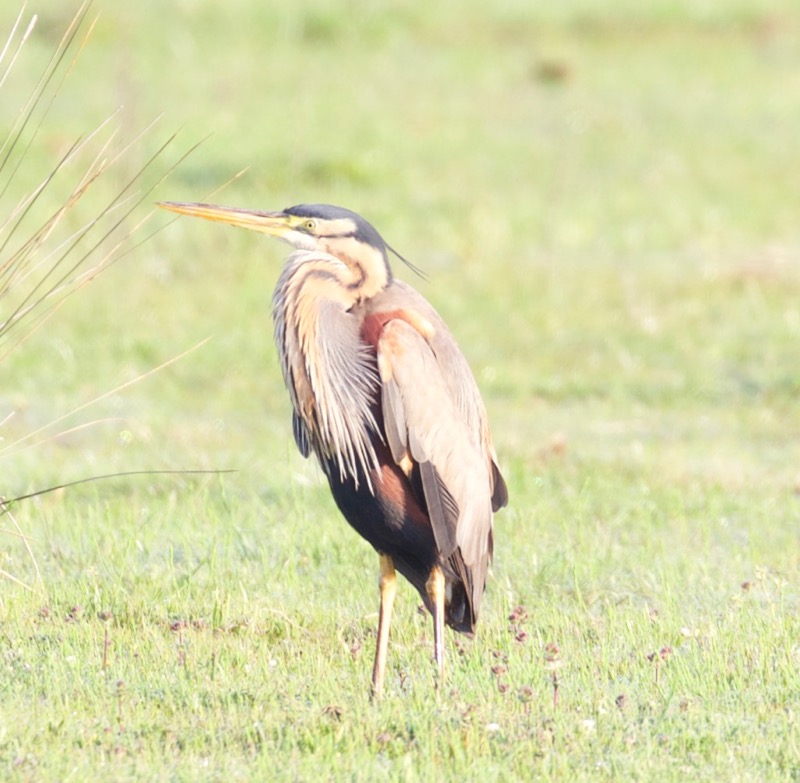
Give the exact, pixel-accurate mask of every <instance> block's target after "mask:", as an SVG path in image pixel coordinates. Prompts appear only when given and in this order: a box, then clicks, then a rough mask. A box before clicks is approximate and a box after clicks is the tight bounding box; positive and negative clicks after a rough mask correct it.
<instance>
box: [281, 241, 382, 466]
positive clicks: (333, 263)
mask: <svg viewBox="0 0 800 783" xmlns="http://www.w3.org/2000/svg"><path fill="white" fill-rule="evenodd" d="M355 282H357V279H356V278H355V276H354V274H353V271H352V270H351V269H350V267H348V266H347V264H345V263H344V262H342V261H340V260H338V259H336V258H333V257H332V256H329V255H327V254H323V253H319V252H316V251H298V252H296V253H293V254H292V255H291V256H290V257H289V259H288V260H287V262H286V264H285V266H284V268H283V271H282V273H281V276H280V278H279V279H278V284H277V287H276V288H275V293H274V295H273V300H272V305H273V319H274V322H275V342H276V344H277V348H278V353H279V354H280V358H281V367H282V370H283V376H284V381H285V382H286V386H287V388H288V390H289V394H290V396H291V398H292V405H293V406H294V409H295V413H296V414H297V416H298V417H299V418H300V419H301V420H302V422H303V424H304V426H305V427H306V430H307V433H308V436H309V441H310V443H311V445H312V446H313V448H314V450H315V451H316V452H317V455H318V456H319V457H320V459H321V460H324V459H327V458H331V459H333V460H334V461H335V462H336V463H338V465H339V468H340V472H341V475H342V476H345V475H351V476H353V477H354V478H355V476H356V474H357V473H358V472H360V471H363V472H364V473H366V472H367V471H368V470H369V469H370V468H372V467H373V466H374V464H375V454H374V451H373V448H372V445H371V443H370V433H371V432H372V431H374V430H375V428H376V424H375V421H374V418H373V412H372V408H373V405H374V403H375V394H376V391H375V390H376V387H377V370H376V367H375V358H374V355H373V354H372V353H371V351H370V349H369V347H368V346H366V345H365V344H364V343H363V342H362V340H361V337H360V323H359V321H358V318H357V316H355V315H354V314H353V313H352V312H350V310H351V308H352V307H353V305H354V304H356V302H358V301H359V299H361V295H360V292H361V291H362V289H361V287H359V286H356V285H354V283H355Z"/></svg>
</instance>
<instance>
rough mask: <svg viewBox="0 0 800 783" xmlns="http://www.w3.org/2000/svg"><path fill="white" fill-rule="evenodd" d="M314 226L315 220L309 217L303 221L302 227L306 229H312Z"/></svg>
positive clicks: (315, 225) (315, 224)
mask: <svg viewBox="0 0 800 783" xmlns="http://www.w3.org/2000/svg"><path fill="white" fill-rule="evenodd" d="M316 227H317V221H316V220H313V219H311V218H309V219H308V220H306V222H305V223H303V228H304V229H305V230H306V231H313V230H314V229H315V228H316Z"/></svg>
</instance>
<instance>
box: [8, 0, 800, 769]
mask: <svg viewBox="0 0 800 783" xmlns="http://www.w3.org/2000/svg"><path fill="white" fill-rule="evenodd" d="M62 5H63V4H61V3H60V2H55V0H51V1H49V2H43V3H40V4H39V7H38V8H36V9H33V10H40V9H41V11H42V24H41V25H40V30H39V32H37V34H36V36H35V38H34V39H33V40H32V41H31V47H30V50H29V51H28V52H26V56H27V57H29V58H30V60H31V61H34V60H35V59H36V57H37V56H42V57H43V56H46V55H47V54H49V52H50V50H51V49H52V47H53V46H54V44H55V43H56V42H57V40H58V38H59V36H60V33H61V29H62V27H63V24H64V23H65V22H66V20H67V19H68V16H69V14H68V12H67V11H66V10H64V9H63V8H62ZM490 5H491V4H486V3H478V2H466V3H464V2H461V3H456V2H455V1H454V0H453V1H452V2H444V3H439V4H436V5H435V7H429V6H430V4H426V3H421V2H420V3H400V2H396V3H389V4H381V5H378V4H373V3H368V2H363V3H358V4H346V3H343V2H334V0H327V1H325V0H314V2H311V3H295V4H277V3H266V4H265V3H256V2H245V0H238V2H231V3H226V4H217V3H210V2H208V3H201V2H198V3H189V2H177V3H168V4H165V3H161V2H155V0H151V1H150V2H141V3H137V4H129V6H126V7H125V8H124V9H123V8H117V7H115V4H113V3H111V2H110V1H109V2H107V3H97V10H99V11H100V12H101V17H100V21H99V22H98V26H97V28H96V30H95V33H94V35H93V38H92V41H91V42H90V45H89V46H88V48H87V49H86V51H85V52H84V54H83V55H82V57H81V59H80V60H79V62H78V64H77V66H76V70H75V72H74V73H73V74H72V75H71V77H70V80H69V82H68V85H67V86H66V87H65V89H64V91H63V92H62V96H61V100H59V101H58V102H57V103H56V105H54V107H53V110H52V115H51V120H50V121H49V122H48V123H47V124H46V126H45V127H43V128H42V130H41V132H40V133H41V134H42V137H41V138H42V141H43V142H44V143H43V144H42V145H40V147H39V150H40V151H39V152H38V153H37V154H36V155H35V156H33V155H32V156H31V158H30V160H29V161H26V163H28V164H29V166H30V169H29V172H30V176H31V177H33V172H35V171H38V170H46V169H47V167H48V166H49V165H51V162H50V160H49V159H48V157H47V154H46V152H42V151H41V150H45V151H47V150H50V151H51V154H53V155H55V154H56V152H57V151H58V150H60V149H63V146H64V145H65V144H67V143H69V141H70V140H71V139H72V138H73V137H74V135H75V134H77V133H80V132H83V131H86V130H87V129H88V128H91V127H93V126H94V125H96V123H97V122H98V121H99V119H101V118H102V117H103V116H105V115H106V114H107V113H108V112H109V111H111V110H112V109H114V108H116V106H117V104H118V103H123V104H124V110H123V112H124V117H126V118H127V119H126V124H125V128H126V132H128V133H131V134H132V133H134V132H135V130H137V129H138V128H140V127H141V126H142V124H144V123H146V122H147V121H148V120H149V119H151V118H152V117H153V116H154V115H155V114H157V113H159V112H162V111H163V112H166V116H165V118H164V120H162V127H164V128H167V129H169V128H173V127H178V126H183V130H182V138H183V139H185V140H186V141H187V142H189V143H191V142H193V141H194V140H196V139H198V138H201V137H202V136H204V135H205V134H206V133H207V132H209V131H213V134H214V135H213V136H212V137H211V138H210V139H208V140H207V141H206V142H205V143H204V144H203V145H202V146H201V147H200V149H199V150H198V151H196V152H195V153H194V154H193V155H192V156H191V157H190V158H189V160H188V161H187V162H186V163H185V164H183V165H182V166H180V168H179V169H178V171H176V172H175V174H174V175H173V176H172V177H171V178H170V180H169V181H168V183H167V184H166V185H164V186H163V187H162V188H160V190H159V191H158V193H157V194H155V196H154V198H163V199H187V200H189V199H190V200H198V199H202V198H204V197H205V196H206V195H207V193H209V192H210V191H212V190H213V189H214V188H216V187H218V186H219V185H220V184H222V183H223V182H224V181H226V180H227V179H228V178H229V177H230V176H232V175H233V174H235V173H236V172H238V171H239V170H240V169H242V168H244V167H245V166H249V167H250V168H249V171H248V172H247V174H246V175H244V176H243V177H241V178H240V179H238V180H237V181H236V182H235V183H233V184H231V185H229V186H228V187H227V188H226V189H225V191H224V192H223V193H222V194H220V195H218V196H216V197H215V198H216V199H217V200H220V201H225V202H228V203H232V204H242V205H251V206H257V207H262V208H280V207H283V206H286V205H288V204H292V203H297V202H301V201H329V202H333V203H341V204H343V205H346V206H350V207H352V208H354V209H357V210H359V211H361V212H362V213H364V214H366V215H367V216H368V217H369V218H370V219H372V220H373V222H374V223H375V224H376V225H377V226H378V227H379V229H380V230H381V231H382V233H383V234H384V235H385V236H386V238H387V240H388V241H389V242H390V243H391V244H392V245H393V246H395V247H397V248H398V250H400V252H402V253H403V254H404V255H406V256H407V257H408V258H410V259H411V260H412V261H413V262H414V263H416V264H418V265H419V266H422V267H423V268H424V269H425V270H426V271H427V272H428V273H429V274H430V276H431V278H432V281H431V282H430V283H425V282H423V281H420V280H416V281H415V280H414V279H413V276H412V275H410V273H408V272H407V271H406V270H403V269H398V273H399V275H400V276H402V277H404V278H406V279H408V280H410V281H412V282H414V284H415V285H417V286H418V287H419V288H420V290H422V291H423V293H424V294H425V295H426V296H428V298H430V299H431V301H432V302H434V304H435V305H436V306H437V308H439V310H440V311H441V312H442V314H443V315H444V316H445V317H446V319H447V321H448V322H449V323H450V325H451V327H452V329H453V331H454V332H455V333H456V335H457V336H458V338H459V341H460V343H461V345H462V347H463V349H464V351H465V353H466V354H467V356H468V358H469V359H470V361H471V364H472V366H473V368H474V370H475V373H476V376H477V377H478V379H479V382H480V385H481V388H482V390H483V392H484V396H485V399H486V403H487V407H488V408H489V413H490V418H491V421H492V425H493V431H494V435H495V441H496V445H497V449H498V452H499V454H500V458H501V463H502V465H503V468H504V472H505V473H506V475H507V477H508V479H509V489H510V493H511V505H510V507H509V508H508V509H507V510H505V511H503V512H502V513H501V514H499V515H498V516H497V518H496V550H497V551H496V559H495V563H494V566H493V569H492V574H491V577H490V579H489V584H488V591H487V596H486V600H485V604H484V607H485V608H484V610H483V615H482V617H481V624H480V627H479V634H478V636H477V638H476V639H475V640H474V641H471V642H470V641H467V640H461V639H457V638H455V637H454V636H450V637H449V638H448V650H447V652H448V676H447V682H446V684H445V686H444V687H443V688H442V689H441V690H440V691H439V692H436V691H434V689H433V681H434V680H433V664H432V662H431V637H432V630H431V628H430V623H429V621H428V619H427V618H426V617H424V616H422V615H421V614H419V613H418V611H417V605H418V598H417V596H416V595H415V594H414V593H413V591H412V590H411V589H410V588H409V587H408V585H405V584H403V585H401V588H400V592H399V595H398V605H397V616H396V620H395V624H394V627H393V637H392V646H391V648H390V660H389V673H388V682H387V688H386V691H387V692H386V696H385V698H384V700H383V702H381V703H380V704H372V703H370V701H369V698H368V687H367V686H368V681H369V673H370V666H371V657H372V650H373V644H374V631H375V625H376V621H377V613H376V609H377V589H376V577H377V558H376V557H375V555H374V553H373V552H372V551H371V550H370V549H369V547H368V546H367V545H366V544H364V543H363V542H361V541H359V540H358V538H357V537H356V535H355V534H354V533H352V532H351V531H350V530H349V528H348V527H347V525H346V523H345V522H344V521H343V520H342V519H341V518H340V517H339V516H338V514H337V512H336V510H335V508H334V507H333V503H332V501H331V500H330V499H329V497H328V494H327V490H326V489H325V487H324V486H323V483H322V480H321V477H320V473H319V471H318V469H316V468H315V466H314V465H313V464H311V463H309V462H305V461H303V460H302V459H301V457H300V456H299V454H297V453H296V451H295V448H294V445H293V442H292V438H291V426H290V421H289V403H288V400H287V398H286V394H285V392H284V390H283V388H282V383H281V379H280V372H279V368H278V365H277V360H276V358H275V354H274V348H273V346H272V338H271V324H270V317H269V297H270V292H271V288H272V285H273V284H274V281H275V279H276V277H277V270H278V268H279V264H280V261H281V259H282V257H283V255H284V248H282V247H280V246H277V245H273V244H270V243H267V242H265V241H262V240H261V239H259V238H258V237H255V236H252V235H248V234H245V233H244V232H235V231H233V230H227V231H226V230H224V229H222V228H220V227H215V226H211V225H207V224H204V223H202V222H199V221H198V222H192V221H188V220H183V221H179V222H177V223H174V224H172V225H170V226H169V227H168V228H166V229H165V230H164V231H162V232H160V233H159V234H157V235H156V236H154V237H153V238H152V239H151V240H149V241H148V242H147V243H145V244H144V245H143V246H142V247H141V248H139V249H138V250H137V251H136V252H135V253H134V254H133V255H131V256H129V257H127V258H125V259H124V260H123V261H121V262H120V263H118V264H117V265H115V266H114V267H112V268H111V269H109V270H107V271H106V272H104V273H103V275H102V276H101V277H99V278H98V279H97V280H96V281H95V282H94V283H93V284H92V285H91V286H89V287H87V288H86V289H84V290H82V291H80V292H78V293H77V294H76V295H74V296H73V297H72V299H71V300H70V301H69V302H68V303H67V304H66V305H65V306H64V307H63V308H62V309H61V310H60V311H59V313H58V314H57V315H56V316H55V317H54V318H53V319H52V320H51V321H49V322H48V323H47V325H46V326H45V327H44V328H42V329H40V330H39V331H38V332H37V333H35V334H34V335H33V336H32V337H31V338H30V339H29V340H28V341H27V342H26V343H25V344H24V345H23V346H22V347H21V348H20V349H18V350H17V351H15V352H14V353H13V354H12V355H11V356H10V357H9V359H8V360H7V361H5V362H4V364H3V369H2V378H3V383H2V385H0V422H2V421H4V417H5V415H6V413H7V412H9V411H11V410H13V411H14V412H15V415H14V417H13V418H12V419H10V420H8V421H5V423H3V424H2V431H0V435H2V437H3V441H2V442H0V448H2V447H4V446H5V445H7V444H9V443H13V442H14V441H15V440H16V439H18V438H21V437H24V436H25V435H26V434H27V433H29V432H31V431H33V430H35V429H37V428H38V427H40V426H42V425H45V424H47V423H48V422H50V421H52V420H54V419H56V418H58V417H60V416H62V415H64V414H68V413H69V412H70V411H72V410H73V409H75V408H76V407H78V406H79V405H82V404H83V403H85V402H87V401H90V400H92V399H94V398H96V397H98V396H100V395H102V394H104V393H105V392H107V391H109V390H112V389H115V388H116V387H118V386H120V385H121V384H125V383H127V382H128V381H131V380H132V379H134V378H136V377H137V376H139V375H141V374H142V373H145V372H148V371H149V370H151V369H152V368H154V367H156V366H158V365H160V364H161V363H162V362H165V361H167V360H170V359H172V358H174V357H176V356H178V355H179V354H181V353H183V352H184V351H186V350H187V349H189V348H191V347H192V346H195V345H197V344H198V343H200V342H201V341H202V340H204V339H206V338H207V337H211V339H210V341H208V342H207V343H204V344H203V345H201V346H200V347H198V348H197V349H196V350H194V351H192V352H191V353H189V354H188V355H187V356H185V357H183V358H182V359H180V360H179V361H177V362H176V363H174V364H172V365H170V366H169V367H167V368H165V369H162V370H160V371H158V372H157V373H155V374H154V375H153V376H151V377H148V378H146V379H143V380H141V381H139V382H138V383H136V384H134V385H132V386H128V387H126V388H124V389H122V390H120V391H118V392H115V393H114V394H112V395H110V396H108V397H106V398H104V399H102V400H100V401H98V402H96V403H94V404H93V405H90V406H89V407H88V408H87V409H85V410H84V411H82V412H80V413H77V414H74V415H72V416H69V417H68V418H67V419H65V420H64V422H63V423H62V424H61V425H59V426H58V427H56V428H55V431H58V430H60V429H66V428H70V427H73V426H77V425H83V424H87V423H89V422H96V423H95V424H94V425H93V426H88V427H83V428H81V429H78V430H75V431H73V432H70V433H69V434H66V435H64V436H61V437H52V438H50V439H48V440H46V442H44V443H42V444H40V445H37V446H35V447H32V448H29V449H26V450H23V451H14V450H6V451H4V452H0V475H2V487H0V492H2V494H4V495H6V496H14V495H18V494H22V493H25V492H28V491H31V490H34V489H37V488H42V487H45V486H49V485H53V484H58V483H61V482H62V481H69V480H74V479H79V478H82V477H85V476H89V475H93V474H98V473H107V472H111V471H123V470H141V469H168V470H175V469H181V468H202V469H234V470H236V473H234V474H229V475H225V476H221V477H191V476H182V477H174V476H173V477H170V476H149V477H140V478H120V479H116V480H111V481H104V482H99V483H95V484H90V485H83V486H80V487H75V488H73V489H70V490H67V491H65V492H59V493H54V494H52V495H47V496H43V497H41V498H37V499H35V500H32V501H30V502H26V503H22V504H19V505H17V506H16V507H15V508H14V517H15V519H16V521H17V523H18V525H19V527H20V529H21V530H22V531H24V532H25V533H26V534H27V535H28V536H30V537H31V541H30V546H31V548H32V551H33V553H34V555H35V562H34V561H33V560H32V559H31V558H30V556H29V554H28V552H27V551H26V549H25V547H24V546H23V543H22V542H21V541H20V540H19V539H18V538H17V537H15V536H14V535H13V534H12V525H11V524H10V522H9V521H8V518H7V517H4V518H3V519H2V521H0V527H2V530H0V568H2V569H3V570H4V571H6V572H10V573H11V574H13V575H14V576H15V577H17V578H18V579H20V580H21V581H23V582H24V583H26V584H27V585H29V586H30V588H31V589H30V590H25V589H23V588H22V587H19V586H18V585H16V584H15V583H12V582H11V581H9V580H5V581H3V582H0V618H1V619H0V629H1V632H0V650H1V651H2V657H1V660H2V667H0V703H1V704H2V709H0V778H2V779H8V780H19V781H27V780H88V779H99V778H101V777H102V778H104V779H113V780H137V779H138V780H165V781H166V780H220V781H221V780H253V779H270V780H313V779H325V780H327V779H347V780H409V781H416V780H420V781H427V780H451V779H452V780H455V779H467V780H486V781H493V780H496V781H505V780H531V779H540V780H557V781H576V780H590V779H591V780H603V779H612V780H617V779H618V780H659V781H678V780H703V781H718V780H735V781H764V780H776V781H779V780H786V781H791V780H797V779H798V777H800V711H799V708H798V704H800V641H799V640H800V616H799V615H798V611H799V610H800V586H799V582H798V576H799V575H800V547H798V530H800V406H798V397H799V396H800V362H799V361H798V357H799V356H800V353H799V352H798V346H800V305H799V304H798V302H800V231H799V230H798V223H797V204H798V203H800V184H798V183H800V179H798V176H797V172H798V171H800V146H799V145H798V144H797V139H798V138H800V113H798V111H797V108H798V102H797V97H796V96H797V94H798V86H800V85H798V77H797V62H798V56H800V47H798V43H797V42H798V40H800V13H798V12H797V11H796V10H795V8H794V4H793V3H791V2H788V0H786V2H780V0H779V2H775V3H772V4H770V6H771V7H770V8H769V9H767V7H766V5H765V4H762V3H759V2H758V1H757V0H737V1H736V2H733V3H729V2H723V0H708V2H704V3H693V2H684V3H679V2H666V1H664V2H656V3H648V4H642V3H638V2H633V1H632V0H631V1H630V2H627V1H626V2H623V3H618V4H615V6H614V10H611V11H609V10H607V9H606V5H607V4H605V3H599V2H593V1H592V0H580V1H579V2H578V1H576V2H573V3H556V2H551V3H545V4H540V5H541V8H536V7H534V5H533V4H531V3H528V2H511V0H509V1H508V2H504V3H501V4H499V5H498V4H495V5H494V6H491V7H490ZM12 10H14V11H15V10H16V9H12ZM11 18H12V11H11V10H9V11H3V12H2V13H0V25H3V27H0V29H5V27H7V26H8V24H9V23H10V19H11ZM3 89H4V94H3V104H4V105H5V106H10V107H14V108H16V107H17V106H18V105H19V103H18V102H16V103H15V100H16V96H17V95H22V94H24V90H23V89H22V88H19V87H17V86H15V85H12V84H9V85H7V86H6V87H4V88H3ZM6 90H9V91H8V92H5V91H6ZM17 90H19V92H17ZM3 112H4V114H3V115H2V122H6V121H7V117H6V114H5V112H6V109H5V108H4V109H3ZM128 120H129V122H128ZM148 144H152V145H156V144H157V139H153V140H152V141H147V140H146V141H145V144H144V147H137V148H136V149H135V150H134V151H132V153H131V156H130V159H129V160H130V166H131V169H132V170H133V169H135V167H136V166H137V165H141V163H143V162H144V160H145V159H146V157H147V155H148V153H149V150H148V147H147V145H148ZM140 158H141V159H140ZM167 220H168V219H167V217H166V216H165V218H164V221H163V222H164V223H166V222H167ZM48 432H52V431H51V430H48ZM519 606H522V607H524V608H525V610H526V613H525V615H522V614H521V613H520V612H519V611H516V608H517V607H519ZM512 615H514V616H515V619H514V620H511V619H509V617H510V616H512ZM552 645H555V646H556V647H557V648H558V652H557V653H553V652H552ZM548 646H550V647H548ZM548 650H550V652H548ZM548 656H549V657H550V658H551V659H552V658H553V657H554V656H555V657H556V658H557V660H558V662H559V663H560V667H559V668H558V669H557V674H558V699H557V702H554V692H553V690H554V689H553V681H552V674H553V670H552V660H550V661H549V660H548Z"/></svg>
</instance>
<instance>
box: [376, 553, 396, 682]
mask: <svg viewBox="0 0 800 783" xmlns="http://www.w3.org/2000/svg"><path fill="white" fill-rule="evenodd" d="M380 564H381V575H380V580H379V582H378V585H379V587H380V591H381V611H380V615H379V617H378V644H377V647H376V648H375V665H374V666H373V667H372V694H373V696H380V695H381V692H382V691H383V675H384V673H385V672H386V652H387V650H388V649H389V625H390V624H391V622H392V607H393V606H394V594H395V593H396V592H397V576H396V574H395V571H394V562H393V561H392V558H391V557H390V556H389V555H381V556H380Z"/></svg>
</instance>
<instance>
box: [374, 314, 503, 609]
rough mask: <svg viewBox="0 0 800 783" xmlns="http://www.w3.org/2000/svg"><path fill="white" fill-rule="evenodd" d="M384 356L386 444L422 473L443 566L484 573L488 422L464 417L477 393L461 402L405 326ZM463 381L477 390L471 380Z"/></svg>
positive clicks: (394, 326)
mask: <svg viewBox="0 0 800 783" xmlns="http://www.w3.org/2000/svg"><path fill="white" fill-rule="evenodd" d="M378 353H379V357H378V359H379V366H381V365H382V364H383V365H384V366H385V367H386V368H387V369H386V370H385V371H382V373H381V375H382V381H383V387H382V388H383V415H384V425H385V428H386V435H387V439H388V440H389V444H390V447H391V448H392V454H393V456H394V457H395V459H398V456H399V455H402V454H404V453H405V452H406V451H407V452H408V453H409V454H410V456H411V458H412V459H413V460H414V462H416V463H417V465H419V468H420V474H421V478H422V486H423V491H424V493H425V501H426V504H427V506H428V512H429V514H430V518H431V523H432V525H433V530H434V535H435V537H436V542H437V546H438V548H439V551H440V552H441V554H442V557H443V558H444V559H451V560H459V561H461V560H462V558H463V561H462V562H461V565H460V566H459V567H458V568H457V570H458V571H461V570H462V568H463V565H464V564H465V565H466V566H467V567H468V569H472V568H478V569H479V571H481V572H485V568H486V564H487V563H488V556H489V553H488V548H489V539H490V531H491V519H492V501H491V497H490V492H491V486H490V482H491V481H492V477H491V476H490V474H489V461H488V460H487V459H486V456H485V452H484V449H483V444H482V442H481V435H480V430H479V426H480V425H479V422H480V420H481V415H480V413H476V412H475V411H474V410H470V412H469V414H466V413H465V412H464V410H463V406H467V407H470V404H469V403H470V400H471V399H472V395H471V392H470V391H468V392H467V395H466V396H465V397H464V398H462V399H455V395H454V394H453V392H452V388H451V386H452V384H451V380H452V379H449V378H446V377H445V375H444V372H443V369H442V368H441V366H440V364H439V359H438V357H437V356H436V354H435V353H434V351H433V350H432V348H431V346H430V345H429V344H428V342H427V341H426V339H425V338H424V337H423V336H422V335H420V334H419V332H417V331H416V330H415V329H414V328H413V327H412V326H411V325H410V324H408V323H406V322H404V321H402V320H393V321H390V322H389V323H388V324H387V325H386V326H385V327H384V330H383V333H382V335H381V339H380V341H379V344H378ZM464 367H466V362H464ZM455 369H456V370H460V369H461V368H459V367H456V368H455ZM467 372H469V371H468V370H467ZM463 380H464V384H465V385H470V384H472V385H474V381H473V380H472V376H471V374H469V375H467V376H463ZM475 396H477V389H476V390H475ZM457 550H458V551H457ZM454 565H458V564H457V563H454ZM465 582H468V583H469V582H471V579H465ZM470 587H471V585H470ZM482 590H483V578H482V576H481V579H480V589H479V592H482ZM478 600H479V596H478Z"/></svg>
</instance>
